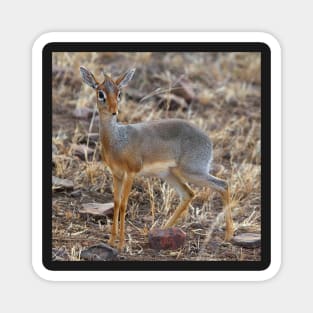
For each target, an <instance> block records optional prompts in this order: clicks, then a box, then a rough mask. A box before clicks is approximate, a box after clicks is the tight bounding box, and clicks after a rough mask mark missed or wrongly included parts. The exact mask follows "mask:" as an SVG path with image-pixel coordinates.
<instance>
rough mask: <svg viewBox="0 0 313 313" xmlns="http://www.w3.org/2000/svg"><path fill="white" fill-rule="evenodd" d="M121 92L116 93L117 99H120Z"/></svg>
mask: <svg viewBox="0 0 313 313" xmlns="http://www.w3.org/2000/svg"><path fill="white" fill-rule="evenodd" d="M121 98H122V93H121V92H120V91H119V92H118V94H117V101H121Z"/></svg>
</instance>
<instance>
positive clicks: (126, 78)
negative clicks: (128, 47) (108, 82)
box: [115, 68, 136, 88]
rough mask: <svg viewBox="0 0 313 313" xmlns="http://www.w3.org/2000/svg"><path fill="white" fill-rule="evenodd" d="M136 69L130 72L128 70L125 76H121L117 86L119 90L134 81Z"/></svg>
mask: <svg viewBox="0 0 313 313" xmlns="http://www.w3.org/2000/svg"><path fill="white" fill-rule="evenodd" d="M135 71H136V69H135V68H132V69H130V70H128V71H127V72H126V73H124V74H123V75H121V76H120V77H119V78H118V79H117V80H116V81H115V83H116V85H117V86H118V87H119V88H123V87H126V86H127V85H128V83H129V82H130V81H131V80H132V78H133V76H134V73H135Z"/></svg>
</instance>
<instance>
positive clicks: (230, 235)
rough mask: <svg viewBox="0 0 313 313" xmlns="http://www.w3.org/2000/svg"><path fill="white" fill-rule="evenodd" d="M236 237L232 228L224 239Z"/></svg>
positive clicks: (228, 239)
mask: <svg viewBox="0 0 313 313" xmlns="http://www.w3.org/2000/svg"><path fill="white" fill-rule="evenodd" d="M233 237H234V231H233V230H231V231H230V232H227V233H226V234H225V238H224V241H231V240H232V239H233Z"/></svg>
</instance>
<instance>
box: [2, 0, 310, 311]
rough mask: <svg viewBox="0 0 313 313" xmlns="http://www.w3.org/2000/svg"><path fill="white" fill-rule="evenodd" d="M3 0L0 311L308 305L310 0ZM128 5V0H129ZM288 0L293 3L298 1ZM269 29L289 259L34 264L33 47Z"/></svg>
mask: <svg viewBox="0 0 313 313" xmlns="http://www.w3.org/2000/svg"><path fill="white" fill-rule="evenodd" d="M111 3H112V4H111V5H108V4H107V1H102V2H97V3H94V4H92V1H88V2H86V1H85V2H83V1H78V0H76V1H75V2H73V3H67V2H66V1H58V0H54V1H53V2H51V4H49V3H47V2H44V1H42V2H39V1H38V2H35V1H27V2H26V1H23V2H22V1H20V3H18V1H15V2H4V1H2V2H1V4H0V6H1V8H0V12H1V19H0V24H1V25H0V26H1V27H0V32H1V49H0V53H1V59H0V61H1V63H0V66H1V71H0V79H1V85H0V86H1V115H0V116H1V123H0V127H1V139H2V140H1V154H0V158H1V162H0V166H1V186H0V187H1V189H0V190H1V202H0V203H1V222H2V223H1V226H0V232H1V246H0V249H1V254H0V262H1V267H0V271H1V273H0V275H1V276H0V277H1V282H0V286H1V311H5V312H18V311H21V310H23V311H26V310H32V311H34V312H36V311H39V310H44V311H45V312H57V311H61V312H67V311H72V312H86V311H88V312H90V311H107V310H113V309H114V310H116V311H123V310H127V311H136V312H141V311H142V312H144V311H145V312H146V311H149V312H161V311H165V312H170V311H175V312H188V311H189V312H190V311H196V310H197V311H199V310H201V311H205V312H210V311H215V312H216V311H218V312H237V311H238V312H250V311H253V312H262V311H265V310H267V311H273V310H284V309H290V310H298V311H302V312H304V311H309V308H311V307H312V306H311V304H310V300H311V299H310V296H311V282H310V278H312V266H311V263H312V261H311V256H312V248H311V246H312V244H311V240H310V239H311V234H310V228H311V224H312V223H311V222H310V219H312V210H313V208H312V203H311V201H310V198H309V197H310V193H311V184H310V183H311V175H312V167H311V163H310V161H311V160H312V156H311V154H310V152H311V150H312V148H311V146H312V144H311V142H312V140H310V139H311V136H310V135H311V134H312V133H313V131H312V130H313V129H312V126H313V123H312V122H311V116H312V115H311V114H310V113H311V111H312V109H311V107H312V105H313V104H312V99H311V98H312V97H311V94H312V92H311V89H312V87H311V84H312V75H311V72H312V69H313V66H312V65H313V64H312V57H311V54H312V51H313V49H312V42H313V41H312V31H311V29H312V26H313V25H312V24H313V23H312V18H311V12H312V9H311V8H310V6H309V4H310V2H309V1H297V2H291V1H290V2H289V3H290V4H287V2H286V1H276V2H274V1H265V0H263V1H258V2H254V1H251V0H250V1H229V2H227V1H222V0H219V1H215V3H214V4H212V3H211V2H209V1H197V0H194V1H188V3H187V4H186V5H184V4H183V3H182V1H161V0H159V1H154V2H148V1H128V2H127V4H124V3H123V1H116V5H114V3H115V2H113V1H112V2H111ZM125 3H126V1H125ZM291 3H294V4H292V5H291ZM62 30H66V31H84V30H86V31H87V30H88V31H117V30H118V31H125V30H126V31H157V30H158V31H168V30H171V31H266V32H269V33H271V34H273V35H274V36H275V37H276V38H278V40H279V41H280V43H281V46H282V50H283V132H284V138H283V144H284V148H283V149H284V150H283V153H284V157H283V170H284V177H283V179H284V183H283V191H284V196H283V265H282V268H281V271H280V272H279V274H278V275H277V276H276V277H275V278H273V279H272V280H270V281H267V282H258V283H251V282H250V283H243V282H242V283H166V284H165V283H77V282H75V283H52V282H47V281H43V280H41V279H40V278H38V277H37V276H36V275H35V274H34V272H33V270H32V268H31V197H30V195H31V189H30V188H31V187H30V186H31V175H30V173H31V153H30V151H31V46H32V43H33V42H34V40H35V38H36V37H38V36H39V35H40V34H42V33H44V32H48V31H62Z"/></svg>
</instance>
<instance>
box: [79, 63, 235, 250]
mask: <svg viewBox="0 0 313 313" xmlns="http://www.w3.org/2000/svg"><path fill="white" fill-rule="evenodd" d="M80 72H81V76H82V79H83V81H84V82H85V83H86V84H87V85H89V86H90V87H92V88H93V89H95V91H96V93H97V107H98V111H99V117H100V139H101V149H102V157H103V161H104V162H105V163H106V164H107V165H108V167H109V168H110V170H111V173H112V175H113V193H114V215H113V225H112V230H111V236H110V239H109V244H110V245H112V246H114V245H115V239H116V235H117V233H118V220H120V227H119V236H120V238H119V239H120V241H119V245H118V248H119V249H122V248H123V246H124V236H125V235H124V229H125V214H126V207H127V202H128V196H129V193H130V190H131V186H132V183H133V180H134V177H135V176H136V175H137V174H142V175H152V176H158V177H160V178H162V179H164V180H166V181H167V182H168V183H169V184H170V185H171V186H172V187H174V188H175V189H176V191H177V192H178V194H179V196H180V205H179V206H178V208H177V209H176V210H175V212H174V214H173V215H172V216H171V217H170V219H169V220H168V221H167V223H166V224H165V227H171V226H173V225H174V224H175V223H176V221H177V219H178V218H179V217H180V216H181V215H182V214H183V213H184V212H185V211H186V210H187V209H188V205H189V204H190V202H191V200H192V198H193V197H194V192H193V191H192V190H191V189H190V187H189V186H188V185H187V182H190V183H193V184H195V185H197V186H209V187H211V188H213V189H214V190H216V191H218V192H220V193H221V195H222V198H223V200H224V206H225V217H226V233H225V240H230V239H231V238H232V236H233V223H232V216H231V209H230V206H229V191H228V185H227V182H226V181H224V180H221V179H219V178H216V177H214V176H212V175H210V174H209V170H210V163H211V161H212V144H211V141H210V139H209V138H208V136H207V135H206V134H205V133H204V132H202V131H201V130H200V129H198V128H197V127H195V126H194V125H192V124H190V123H188V122H186V121H184V120H180V119H165V120H160V121H149V122H146V123H137V124H129V125H122V124H119V123H117V113H118V101H119V98H120V90H121V89H122V88H124V87H126V86H127V84H128V83H129V81H130V80H131V79H132V77H133V75H134V72H135V69H131V70H129V71H127V72H126V73H125V74H123V75H122V76H120V77H119V78H117V79H116V80H113V79H112V78H111V77H109V76H108V75H106V74H104V81H103V82H102V83H99V82H98V81H97V80H96V79H95V77H94V75H93V74H92V73H91V72H90V71H89V70H87V69H86V68H84V67H80Z"/></svg>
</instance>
